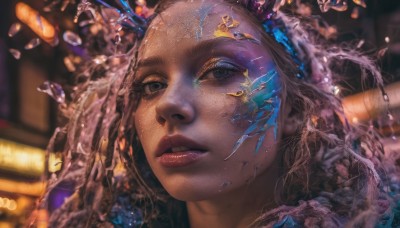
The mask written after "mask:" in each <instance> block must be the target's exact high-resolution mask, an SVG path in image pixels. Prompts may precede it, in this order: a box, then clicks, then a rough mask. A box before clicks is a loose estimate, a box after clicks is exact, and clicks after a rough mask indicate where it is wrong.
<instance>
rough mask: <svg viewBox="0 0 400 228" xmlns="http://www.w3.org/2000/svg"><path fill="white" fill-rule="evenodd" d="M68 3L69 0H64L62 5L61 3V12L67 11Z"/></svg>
mask: <svg viewBox="0 0 400 228" xmlns="http://www.w3.org/2000/svg"><path fill="white" fill-rule="evenodd" d="M68 4H69V0H64V1H63V3H62V5H61V12H64V11H65V9H66V8H67V6H68Z"/></svg>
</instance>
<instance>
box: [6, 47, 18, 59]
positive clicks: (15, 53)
mask: <svg viewBox="0 0 400 228" xmlns="http://www.w3.org/2000/svg"><path fill="white" fill-rule="evenodd" d="M8 51H9V52H10V53H11V55H13V56H14V58H15V59H19V58H21V52H20V51H18V50H17V49H14V48H10V49H8Z"/></svg>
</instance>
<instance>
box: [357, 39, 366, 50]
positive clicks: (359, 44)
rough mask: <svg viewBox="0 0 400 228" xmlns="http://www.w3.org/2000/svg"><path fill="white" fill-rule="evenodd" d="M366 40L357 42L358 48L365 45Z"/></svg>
mask: <svg viewBox="0 0 400 228" xmlns="http://www.w3.org/2000/svg"><path fill="white" fill-rule="evenodd" d="M364 43H365V41H364V40H360V42H358V44H357V48H361V47H362V46H363V45H364Z"/></svg>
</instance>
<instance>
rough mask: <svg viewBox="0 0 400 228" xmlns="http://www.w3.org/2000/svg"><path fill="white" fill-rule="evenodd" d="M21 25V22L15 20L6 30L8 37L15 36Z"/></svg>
mask: <svg viewBox="0 0 400 228" xmlns="http://www.w3.org/2000/svg"><path fill="white" fill-rule="evenodd" d="M21 27H22V25H21V23H18V22H16V23H14V24H12V25H11V27H10V29H9V30H8V36H9V37H13V36H15V34H17V33H18V32H19V31H20V30H21Z"/></svg>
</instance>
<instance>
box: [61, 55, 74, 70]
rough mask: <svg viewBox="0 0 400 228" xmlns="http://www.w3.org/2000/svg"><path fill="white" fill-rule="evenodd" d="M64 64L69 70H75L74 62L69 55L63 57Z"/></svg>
mask: <svg viewBox="0 0 400 228" xmlns="http://www.w3.org/2000/svg"><path fill="white" fill-rule="evenodd" d="M64 65H65V67H66V68H67V70H68V71H69V72H74V71H75V70H76V68H75V65H74V63H73V62H72V60H71V58H69V57H65V58H64Z"/></svg>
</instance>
